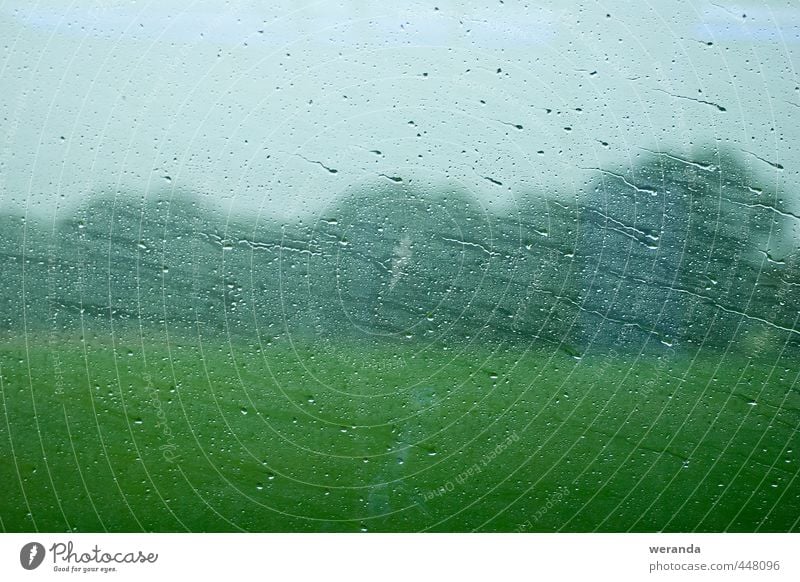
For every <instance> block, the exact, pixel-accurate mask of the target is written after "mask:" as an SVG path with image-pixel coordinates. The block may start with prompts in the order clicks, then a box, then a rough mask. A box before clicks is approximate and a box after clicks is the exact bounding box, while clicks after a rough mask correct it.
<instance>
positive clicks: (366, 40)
mask: <svg viewBox="0 0 800 582" xmlns="http://www.w3.org/2000/svg"><path fill="white" fill-rule="evenodd" d="M264 4H266V5H268V7H264V6H263V5H264ZM798 42H800V7H798V6H797V4H796V3H794V6H793V3H792V2H789V1H782V2H778V1H774V2H773V1H770V2H746V3H738V4H736V3H729V2H727V1H726V0H719V2H707V1H692V2H687V1H686V0H680V1H669V0H659V1H658V2H655V1H653V2H650V3H648V2H640V3H631V2H622V1H616V0H615V1H597V2H594V1H585V2H577V1H576V2H566V1H563V0H562V1H552V2H549V1H548V2H527V3H526V2H515V1H513V0H505V1H503V2H499V1H497V0H494V1H489V2H479V1H471V2H453V1H447V0H431V1H429V2H397V3H388V2H366V1H361V2H355V1H354V2H332V1H326V0H323V1H318V2H304V1H302V0H291V1H288V2H266V3H265V2H249V1H245V0H233V1H230V2H221V1H204V2H187V1H185V0H159V1H153V2H150V1H140V2H125V1H115V0H102V1H101V0H78V1H75V2H36V1H31V0H14V1H2V0H0V78H1V79H2V80H1V81H0V82H2V88H3V90H2V92H0V122H1V123H2V133H1V134H0V187H2V189H1V190H0V209H12V208H13V209H23V208H27V209H28V211H29V212H34V213H51V212H53V211H55V212H64V211H65V210H66V209H67V208H69V207H71V206H72V205H74V204H75V203H76V202H77V201H78V200H80V199H81V197H84V196H86V195H87V194H88V193H92V192H97V191H99V190H104V191H107V192H113V191H115V190H116V189H124V190H133V191H135V192H137V193H139V194H141V195H152V194H153V193H155V192H156V191H157V190H160V189H162V188H163V187H165V186H175V187H182V188H187V189H194V190H198V191H201V192H203V193H206V194H207V195H208V196H209V197H211V198H213V199H214V200H217V201H221V202H222V203H223V204H224V205H226V206H228V205H230V203H233V204H234V205H235V206H236V207H237V208H250V207H252V208H261V209H262V211H263V212H264V213H265V214H268V215H271V216H274V217H278V218H282V217H288V216H290V215H294V214H297V213H303V212H319V211H321V210H322V209H323V208H324V207H325V205H327V204H329V203H330V202H331V200H332V199H334V197H336V196H337V195H340V194H342V193H344V192H347V191H348V190H351V189H352V188H354V187H365V186H369V185H374V184H377V183H380V181H381V180H386V178H385V177H383V176H382V175H384V176H400V177H402V178H403V179H404V180H406V181H409V180H410V181H412V183H415V184H417V185H419V186H425V185H427V184H433V185H442V184H449V185H455V186H458V187H461V188H464V189H468V190H470V191H473V192H475V193H476V194H478V195H480V196H481V197H482V198H483V199H484V200H485V201H486V202H487V203H491V204H493V205H496V206H502V205H504V204H508V203H510V202H512V201H513V199H514V197H515V196H516V195H519V194H521V193H524V192H541V193H543V194H553V193H556V192H558V193H559V194H560V195H563V196H574V195H575V194H576V193H578V192H580V191H581V190H582V189H583V188H584V187H585V185H586V183H587V182H588V181H590V180H592V179H593V178H594V177H595V176H596V172H593V171H592V170H587V169H585V168H593V167H604V168H611V169H614V168H616V169H624V168H625V167H627V166H629V165H631V164H632V163H634V162H635V160H636V158H637V157H638V156H641V155H642V154H643V153H644V151H643V149H642V148H646V149H650V150H659V149H663V150H670V151H673V152H677V153H683V154H686V155H691V152H692V151H693V150H695V151H696V150H697V149H698V148H700V147H701V146H702V145H703V144H713V143H715V142H716V141H718V142H720V143H721V144H724V145H726V146H727V147H730V148H732V149H743V150H747V151H748V152H751V153H744V154H743V155H744V156H746V158H747V160H748V161H749V163H750V164H751V167H752V169H753V170H755V171H757V172H758V173H760V179H761V180H762V184H761V186H763V187H764V188H767V189H769V188H775V187H780V189H781V191H782V192H785V193H786V197H787V199H788V200H790V201H791V205H792V208H794V209H795V210H797V209H798V208H800V200H799V199H797V197H796V195H795V194H794V193H795V192H798V186H800V183H799V182H800V176H799V175H798V168H799V167H800V152H798V148H797V145H796V142H797V138H798V129H797V128H798V127H800V89H798V85H800V81H798V78H797V73H796V69H797V67H798V50H797V48H798ZM709 43H712V44H709ZM718 106H719V107H718ZM720 107H721V108H724V109H725V111H721V110H720ZM548 109H549V110H551V112H550V113H548V112H547V110H548ZM517 125H519V126H521V127H522V129H517V128H516V127H515V126H517ZM601 142H605V143H607V144H608V145H603V143H601ZM371 150H378V151H380V152H381V154H380V155H378V154H375V153H372V152H371ZM537 152H542V153H541V154H540V153H537ZM751 154H755V155H751ZM756 156H758V157H760V158H763V160H767V161H771V162H773V163H779V164H781V165H782V166H783V167H784V168H785V169H784V170H783V171H780V170H777V169H776V168H774V167H772V166H770V165H769V164H767V163H766V162H765V161H761V160H759V159H758V158H757V157H756ZM332 170H335V173H334V172H333V171H332ZM167 176H168V177H169V180H168V179H167V178H166V177H167ZM488 178H491V179H492V180H494V181H495V182H500V183H502V185H498V184H496V183H495V182H493V181H490V180H489V179H488ZM790 193H791V194H790Z"/></svg>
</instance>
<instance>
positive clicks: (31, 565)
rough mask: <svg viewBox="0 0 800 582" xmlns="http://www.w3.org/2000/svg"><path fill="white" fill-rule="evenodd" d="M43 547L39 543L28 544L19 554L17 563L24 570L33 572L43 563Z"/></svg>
mask: <svg viewBox="0 0 800 582" xmlns="http://www.w3.org/2000/svg"><path fill="white" fill-rule="evenodd" d="M44 554H45V552H44V546H43V545H42V544H40V543H39V542H29V543H27V544H25V545H24V546H22V549H21V550H20V552H19V563H20V564H22V567H23V568H25V569H26V570H35V569H36V568H38V567H39V566H40V565H41V564H42V562H43V561H44Z"/></svg>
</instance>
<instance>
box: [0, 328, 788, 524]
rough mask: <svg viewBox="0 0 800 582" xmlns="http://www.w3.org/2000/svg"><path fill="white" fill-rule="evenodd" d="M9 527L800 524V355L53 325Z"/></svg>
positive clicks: (17, 363)
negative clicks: (57, 329)
mask: <svg viewBox="0 0 800 582" xmlns="http://www.w3.org/2000/svg"><path fill="white" fill-rule="evenodd" d="M0 366H2V372H1V373H0V376H1V377H2V411H3V413H2V418H0V442H2V443H3V447H4V451H5V453H4V454H3V456H2V458H0V463H1V464H0V467H1V468H2V476H3V482H4V484H5V487H4V489H5V494H4V496H3V501H2V504H1V505H0V516H2V528H3V529H4V530H6V531H141V530H144V531H186V530H189V531H241V530H244V531H325V532H330V531H341V532H358V531H662V530H663V531H745V532H746V531H794V530H797V529H798V518H800V512H798V509H799V508H800V481H799V480H798V479H797V472H798V467H797V453H796V451H797V450H798V447H799V446H800V437H798V434H797V428H798V423H799V422H800V394H798V392H797V391H796V388H793V386H794V385H795V382H796V377H795V376H796V374H797V371H796V361H795V359H794V358H792V357H789V356H786V357H785V358H777V359H775V358H774V357H771V358H769V360H768V361H761V362H759V361H757V360H754V359H743V358H741V357H738V356H731V355H727V356H726V355H725V354H724V353H722V352H720V353H713V352H710V351H707V350H703V351H698V352H696V353H694V354H692V353H684V354H679V353H678V352H674V353H670V354H667V355H662V356H659V357H652V356H642V357H638V358H637V357H635V356H620V355H619V354H613V357H612V355H609V354H606V355H605V356H601V355H598V356H587V357H584V358H579V357H574V356H570V355H569V354H566V353H564V352H562V351H553V350H549V349H548V350H520V349H515V348H514V346H511V345H506V344H502V343H500V344H497V345H495V346H493V347H488V346H485V345H484V346H475V345H470V344H463V345H461V346H460V347H459V346H453V345H449V346H442V345H436V344H430V345H423V344H421V343H397V344H396V345H389V344H386V345H379V344H375V343H370V344H366V343H364V344H358V343H356V342H327V341H324V342H323V341H311V340H307V341H305V342H299V343H293V342H290V341H288V340H279V341H269V342H260V343H259V342H253V343H250V344H247V343H234V342H229V341H224V340H221V339H220V338H218V337H217V338H209V339H208V340H205V341H204V340H203V339H202V337H193V338H189V339H187V338H186V337H170V338H167V337H165V335H164V333H163V331H162V332H158V331H155V330H143V333H140V334H136V333H131V332H126V333H124V334H120V335H119V336H111V338H110V339H99V338H98V337H95V338H93V339H92V338H88V337H87V338H80V337H55V336H53V335H52V334H51V335H47V334H31V335H30V336H27V337H21V338H20V337H18V338H14V339H10V338H9V339H8V340H7V341H4V342H3V344H2V348H0Z"/></svg>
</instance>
